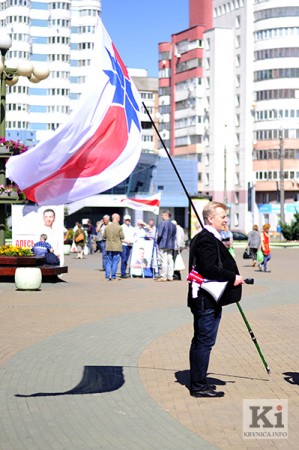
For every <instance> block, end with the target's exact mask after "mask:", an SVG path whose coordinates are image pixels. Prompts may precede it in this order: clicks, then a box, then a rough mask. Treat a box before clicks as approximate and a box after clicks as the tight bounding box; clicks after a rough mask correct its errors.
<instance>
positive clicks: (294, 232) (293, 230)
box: [281, 211, 299, 241]
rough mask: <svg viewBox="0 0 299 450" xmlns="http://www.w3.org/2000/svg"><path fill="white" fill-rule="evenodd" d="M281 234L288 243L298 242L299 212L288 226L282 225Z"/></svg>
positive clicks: (286, 224)
mask: <svg viewBox="0 0 299 450" xmlns="http://www.w3.org/2000/svg"><path fill="white" fill-rule="evenodd" d="M281 232H282V235H283V237H284V238H285V239H286V240H287V241H297V240H298V239H299V212H298V211H296V213H295V214H294V220H293V221H292V222H291V223H290V224H288V223H283V224H281Z"/></svg>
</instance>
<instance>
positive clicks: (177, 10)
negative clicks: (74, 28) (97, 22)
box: [101, 0, 189, 77]
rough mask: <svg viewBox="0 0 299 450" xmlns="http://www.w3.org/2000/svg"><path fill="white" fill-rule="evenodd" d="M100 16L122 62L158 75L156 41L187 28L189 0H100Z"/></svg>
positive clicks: (168, 37) (162, 40)
mask: <svg viewBox="0 0 299 450" xmlns="http://www.w3.org/2000/svg"><path fill="white" fill-rule="evenodd" d="M101 18H102V21H103V24H104V26H105V28H106V30H107V32H108V34H109V36H110V38H111V39H112V41H113V43H114V45H115V46H116V48H117V50H118V53H119V54H120V57H121V59H122V60H123V62H124V64H125V65H126V66H127V67H129V68H134V69H146V70H147V71H148V76H149V77H158V59H159V52H158V43H159V42H165V41H166V42H169V41H171V35H172V34H175V33H178V32H180V31H183V30H185V29H186V28H189V0H102V15H101Z"/></svg>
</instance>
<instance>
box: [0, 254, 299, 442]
mask: <svg viewBox="0 0 299 450" xmlns="http://www.w3.org/2000/svg"><path fill="white" fill-rule="evenodd" d="M242 253H243V249H242V248H237V249H236V258H237V261H238V265H239V268H240V271H241V273H242V275H243V276H244V277H254V279H255V284H254V285H253V286H252V285H245V286H244V289H243V298H242V301H241V306H242V307H243V310H244V312H245V314H246V316H247V319H248V321H249V323H250V325H251V327H252V329H253V332H254V334H255V336H256V338H257V340H258V343H259V345H260V348H261V351H262V353H263V355H264V357H265V360H266V361H267V363H268V365H269V367H270V369H271V374H270V375H268V374H267V372H266V370H265V367H264V365H263V362H262V360H261V358H260V356H259V354H258V352H257V350H256V347H255V345H254V343H253V342H252V340H251V338H250V335H249V333H248V331H247V328H246V326H245V323H244V321H243V319H242V317H241V315H240V313H239V311H238V309H237V307H236V305H231V306H228V307H225V308H224V315H223V318H222V321H221V324H220V330H219V335H218V340H217V343H216V346H215V348H214V349H213V351H212V356H211V362H210V367H209V369H210V374H209V376H210V380H212V381H213V382H215V384H217V387H218V389H220V390H223V391H224V392H225V396H224V397H223V398H216V399H195V398H193V397H191V396H190V395H189V391H188V377H189V363H188V352H189V345H190V340H191V337H192V316H191V313H190V311H189V310H188V309H187V307H186V292H187V282H186V281H184V280H185V278H186V271H185V273H184V274H183V277H182V278H183V280H182V281H174V282H172V283H156V282H155V281H154V280H152V279H148V278H147V279H139V278H134V279H126V280H120V281H115V282H107V281H105V279H104V273H103V272H101V271H99V268H100V267H101V256H100V255H99V254H97V253H96V254H94V255H89V256H87V257H86V259H84V260H76V259H75V256H74V255H72V254H71V255H67V256H66V257H65V262H66V264H67V265H68V266H69V273H68V274H65V275H63V276H61V277H60V280H61V281H59V282H56V283H51V282H44V283H43V284H42V288H41V290H40V291H36V292H29V291H16V290H15V285H14V282H10V283H9V282H3V281H2V282H0V449H1V450H23V449H24V450H25V449H26V450H27V449H28V450H52V449H53V450H98V449H104V450H126V449H128V450H199V449H238V450H239V449H270V448H271V449H272V448H274V449H297V448H298V442H299V427H298V424H299V369H298V368H299V345H298V342H299V326H298V317H299V299H298V262H299V248H274V249H273V251H272V260H271V261H270V263H269V269H270V270H271V273H262V272H259V271H258V269H256V268H253V267H251V264H250V262H248V261H246V260H242ZM183 256H184V258H185V261H186V260H187V257H188V251H187V250H185V251H184V252H183ZM244 399H274V400H282V401H283V400H288V438H287V439H278V438H276V439H271V440H270V439H244V438H243V400H244ZM261 423H262V421H261Z"/></svg>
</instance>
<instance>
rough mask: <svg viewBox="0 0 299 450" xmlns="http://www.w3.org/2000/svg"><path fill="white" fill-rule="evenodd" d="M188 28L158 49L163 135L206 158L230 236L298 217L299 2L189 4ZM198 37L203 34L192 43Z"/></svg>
mask: <svg viewBox="0 0 299 450" xmlns="http://www.w3.org/2000/svg"><path fill="white" fill-rule="evenodd" d="M189 11H190V24H189V25H190V28H189V29H187V30H184V31H182V32H177V33H176V34H173V35H172V39H171V42H169V43H166V42H163V43H161V44H160V45H159V68H160V71H159V89H160V91H159V94H160V95H159V112H160V124H159V127H160V130H161V133H162V134H163V135H164V138H165V142H167V145H168V147H169V148H170V150H171V153H172V154H173V155H188V154H193V153H196V154H197V155H198V160H199V165H198V171H199V175H198V180H199V182H198V190H199V192H201V193H203V194H206V195H210V196H212V197H213V198H214V199H215V200H219V201H223V202H225V203H226V204H227V206H228V209H229V214H230V220H231V228H233V229H241V230H245V231H249V230H250V229H251V227H252V225H253V223H258V224H259V225H262V224H263V223H265V222H270V223H271V228H272V230H273V229H275V228H276V227H278V226H279V221H280V219H281V208H283V211H284V214H283V215H282V219H283V218H284V217H285V219H286V220H287V221H290V220H291V219H292V216H293V213H294V212H295V208H297V209H299V202H298V200H299V199H298V196H299V182H298V181H299V179H298V175H299V160H298V159H299V120H298V119H299V111H298V109H299V84H298V81H299V58H298V56H299V28H298V15H299V6H298V2H297V1H294V0H286V2H284V4H283V5H281V4H280V3H279V2H278V1H277V0H251V1H247V2H245V1H244V0H231V1H229V0H226V1H225V0H214V1H212V0H211V1H200V0H189ZM195 30H196V31H197V36H196V39H197V40H195V39H194V33H195Z"/></svg>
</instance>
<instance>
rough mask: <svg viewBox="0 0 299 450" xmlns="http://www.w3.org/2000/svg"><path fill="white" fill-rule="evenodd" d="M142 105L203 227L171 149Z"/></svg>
mask: <svg viewBox="0 0 299 450" xmlns="http://www.w3.org/2000/svg"><path fill="white" fill-rule="evenodd" d="M142 105H143V107H144V109H145V111H146V113H147V115H148V117H149V119H150V121H151V123H152V125H153V127H154V129H155V131H156V133H157V135H158V137H159V139H160V142H161V144H162V145H163V148H164V150H165V152H166V154H167V156H168V159H169V161H170V163H171V165H172V167H173V169H174V171H175V173H176V175H177V177H178V179H179V181H180V183H181V185H182V188H183V189H184V191H185V194H186V196H187V198H188V200H189V203H190V205H191V207H192V209H193V211H194V214H195V215H196V217H197V220H198V222H199V224H200V226H201V228H203V223H202V221H201V219H200V217H199V215H198V212H197V211H196V208H195V206H194V203H193V201H192V198H191V197H190V195H189V192H188V191H187V189H186V186H185V184H184V182H183V180H182V178H181V176H180V174H179V172H178V170H177V168H176V166H175V164H174V162H173V160H172V158H171V156H170V153H169V151H168V150H167V148H166V145H165V143H164V141H163V139H162V137H161V135H160V133H159V130H158V128H157V127H156V124H155V122H154V121H153V119H152V116H151V115H150V113H149V110H148V109H147V107H146V105H145V104H144V102H142Z"/></svg>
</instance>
